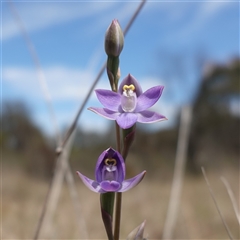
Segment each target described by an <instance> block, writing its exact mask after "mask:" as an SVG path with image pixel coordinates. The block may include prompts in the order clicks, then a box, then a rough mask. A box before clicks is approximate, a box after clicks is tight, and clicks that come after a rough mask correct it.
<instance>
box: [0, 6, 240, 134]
mask: <svg viewBox="0 0 240 240" xmlns="http://www.w3.org/2000/svg"><path fill="white" fill-rule="evenodd" d="M13 4H14V7H15V8H16V10H17V12H18V14H19V16H20V18H21V20H22V22H23V25H24V28H25V29H26V31H27V33H28V34H29V37H30V39H31V41H32V43H33V45H34V48H35V50H36V52H37V55H38V58H39V60H40V64H41V66H42V70H43V73H44V76H45V79H46V83H47V89H48V92H49V96H50V98H51V101H52V104H53V108H54V112H55V115H56V119H57V122H58V125H59V126H60V127H67V126H69V124H70V123H71V122H72V121H73V118H74V116H75V115H76V113H77V110H78V108H79V106H80V105H81V103H82V101H83V99H84V97H85V96H86V94H87V91H88V89H89V88H90V86H91V83H92V82H93V81H94V79H95V77H96V75H97V73H98V71H99V70H100V68H101V66H102V64H103V63H104V61H105V60H106V54H105V52H104V35H105V31H106V29H107V27H108V26H109V24H110V23H111V21H112V19H115V18H116V19H118V20H119V22H120V24H121V26H122V28H124V27H125V26H126V24H127V22H128V20H129V19H130V17H131V15H132V14H133V12H134V11H135V10H136V8H137V7H138V5H139V1H13ZM1 15H2V19H1V27H2V28H1V43H2V44H1V50H2V55H1V60H2V62H1V65H2V100H3V101H5V100H18V101H19V100H21V101H24V102H26V103H27V104H28V106H29V107H30V109H31V112H32V117H33V119H34V121H35V122H36V124H37V125H39V126H40V127H41V128H42V129H43V130H44V131H45V132H46V133H47V134H49V135H51V134H53V131H54V128H53V126H52V122H51V119H50V117H49V112H48V110H47V107H46V104H45V102H44V94H43V91H42V86H41V84H40V83H39V80H38V74H37V71H36V68H35V65H34V63H33V60H32V58H31V55H30V53H29V51H28V48H27V45H26V42H25V41H24V38H23V35H22V34H21V31H20V28H19V25H18V24H17V23H16V20H15V18H14V16H13V13H12V12H11V10H10V7H9V4H8V3H7V1H1ZM168 56H172V58H174V57H176V56H180V62H179V64H177V65H176V64H175V65H176V66H181V64H180V63H182V64H183V65H184V67H182V72H183V74H179V75H178V71H179V70H176V69H175V65H174V64H173V65H171V63H172V60H171V59H172V58H170V60H169V57H168ZM236 56H239V2H238V1H148V2H147V3H146V4H145V6H144V7H143V9H142V11H141V12H140V14H139V16H138V17H137V19H136V21H135V22H134V24H133V26H132V27H131V29H130V31H129V33H128V34H127V36H126V38H125V46H124V49H123V52H122V54H121V57H120V68H121V76H122V77H121V79H122V78H124V77H125V76H126V75H127V74H128V73H131V74H132V75H133V76H135V77H136V78H137V79H138V80H139V82H140V83H141V84H142V88H143V90H146V89H147V88H149V87H151V86H154V85H164V86H165V89H164V92H163V95H162V97H161V99H160V100H159V102H158V103H157V104H156V105H155V106H154V108H153V109H154V110H156V111H158V112H159V113H161V114H163V115H165V116H167V118H168V119H169V120H168V121H166V122H160V123H155V124H154V128H156V129H158V128H159V129H160V128H164V127H169V126H170V125H171V124H172V123H173V122H174V119H175V116H176V114H177V113H178V111H179V107H180V106H181V105H183V104H185V103H188V102H190V101H191V99H192V97H193V95H194V93H195V92H196V87H197V86H198V84H199V79H200V77H201V75H202V74H203V69H205V68H206V66H208V65H211V64H214V63H220V64H221V63H223V64H226V63H228V62H229V61H230V60H231V59H232V58H233V57H236ZM200 57H203V58H204V66H203V67H204V68H198V67H196V65H197V59H198V58H200ZM165 60H166V61H165ZM180 68H181V67H180ZM166 69H167V70H166ZM169 69H170V74H169V73H168V74H167V71H169ZM171 69H172V70H171ZM180 72H181V69H180ZM170 78H171V81H170ZM97 88H109V84H108V80H107V77H106V74H104V75H103V77H102V78H101V80H100V81H99V83H98V85H97ZM87 106H100V103H98V102H97V100H96V97H95V94H94V93H93V94H92V96H91V98H90V100H89V102H88V104H87ZM79 124H80V125H81V127H82V128H84V129H85V130H86V131H87V130H93V131H95V130H96V131H103V130H105V129H107V128H108V126H109V121H107V120H105V119H102V118H101V117H99V116H96V115H95V114H94V113H92V112H89V111H88V110H87V109H86V110H85V111H84V112H83V114H82V116H81V118H80V120H79ZM147 127H148V128H150V125H147Z"/></svg>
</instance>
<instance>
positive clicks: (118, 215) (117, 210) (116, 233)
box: [114, 192, 122, 240]
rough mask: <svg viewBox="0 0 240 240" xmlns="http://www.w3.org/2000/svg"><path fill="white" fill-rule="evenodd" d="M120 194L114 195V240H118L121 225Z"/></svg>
mask: <svg viewBox="0 0 240 240" xmlns="http://www.w3.org/2000/svg"><path fill="white" fill-rule="evenodd" d="M121 207H122V193H121V192H118V193H116V207H115V226H114V240H119V235H120V223H121Z"/></svg>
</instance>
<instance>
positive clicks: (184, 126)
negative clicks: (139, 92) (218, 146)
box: [163, 106, 192, 239]
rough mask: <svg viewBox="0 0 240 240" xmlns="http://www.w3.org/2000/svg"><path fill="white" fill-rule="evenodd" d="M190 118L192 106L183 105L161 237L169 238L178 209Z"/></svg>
mask: <svg viewBox="0 0 240 240" xmlns="http://www.w3.org/2000/svg"><path fill="white" fill-rule="evenodd" d="M191 119H192V107H191V106H185V107H183V109H182V111H181V121H180V129H179V135H178V145H177V152H176V161H175V167H174V175H173V183H172V189H171V194H170V201H169V206H168V212H167V218H166V222H165V225H164V230H163V239H171V238H172V235H173V232H174V228H175V225H176V220H177V215H178V209H179V205H180V201H181V191H182V183H183V178H184V172H185V163H186V153H187V147H188V139H189V132H190V125H191Z"/></svg>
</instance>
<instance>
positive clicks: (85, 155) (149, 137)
mask: <svg viewBox="0 0 240 240" xmlns="http://www.w3.org/2000/svg"><path fill="white" fill-rule="evenodd" d="M239 63H240V62H239V59H235V60H233V61H232V62H231V63H229V64H228V65H225V66H222V65H221V66H218V65H216V66H214V67H213V68H212V69H211V71H210V72H208V74H206V75H205V76H204V77H203V79H202V80H201V85H200V87H199V90H198V93H197V95H196V97H195V100H194V103H193V121H192V124H191V133H190V140H189V150H188V154H187V166H186V167H187V171H186V177H185V179H184V187H183V192H182V203H181V207H180V213H179V217H178V223H177V228H176V231H175V233H174V237H175V238H176V239H226V238H228V236H227V234H226V232H225V229H224V226H223V224H222V222H221V219H220V216H219V214H218V213H217V210H216V208H215V206H214V203H213V201H212V199H211V197H210V194H209V192H208V189H207V185H206V183H205V181H204V178H203V176H202V174H201V171H200V170H201V166H204V167H205V169H206V171H207V175H208V178H209V180H210V183H211V186H212V188H213V190H214V192H215V194H216V200H217V202H218V203H219V206H220V208H221V210H222V213H223V215H224V217H225V220H226V222H227V223H228V225H229V228H230V230H231V231H232V234H233V236H234V237H235V238H236V239H238V238H239V225H238V223H237V219H236V217H235V214H234V211H233V207H232V205H231V201H230V199H229V197H228V194H227V191H226V189H225V187H224V185H223V183H222V182H221V180H220V177H221V176H224V177H225V178H226V179H227V180H228V181H229V183H230V185H231V187H232V189H233V192H234V194H235V196H236V198H237V200H238V202H239V115H238V114H239V113H236V111H232V109H231V104H232V102H234V104H236V102H237V104H239V73H240V64H239ZM1 119H2V129H1V131H2V132H1V136H2V137H1V146H2V159H3V161H2V237H3V239H30V238H32V237H33V235H34V231H35V229H36V226H37V222H38V219H39V217H40V213H41V209H42V206H43V202H44V199H45V197H46V193H47V189H48V186H49V182H50V178H51V176H52V174H53V169H54V165H55V153H54V150H55V146H54V144H53V140H52V139H49V138H47V137H46V136H44V135H43V133H42V132H41V131H40V129H39V128H38V127H37V126H35V125H34V123H33V121H32V120H31V112H30V111H29V109H28V106H26V105H25V104H23V103H21V102H17V103H16V102H4V103H3V108H2V111H1ZM178 129H179V122H178V121H177V123H176V125H175V126H174V127H173V128H171V129H165V130H162V131H157V132H149V131H146V130H145V129H144V128H143V127H142V126H141V125H138V126H137V134H136V140H135V142H134V144H133V147H132V149H131V152H130V155H129V158H128V161H127V177H132V176H133V175H135V174H137V173H139V172H140V171H142V170H144V169H145V170H147V175H146V178H145V179H144V181H143V182H142V183H141V184H140V185H139V186H137V187H136V188H135V189H133V190H131V191H129V192H127V193H125V194H124V196H123V215H122V226H123V229H122V232H121V234H122V235H121V236H122V238H124V237H125V236H126V235H127V234H128V233H129V232H130V231H131V230H132V229H133V228H135V227H136V226H137V225H139V224H140V223H141V222H142V221H143V220H144V219H146V220H147V226H146V233H147V234H148V237H149V238H151V239H160V238H161V235H162V230H163V226H164V221H165V218H166V212H167V206H168V201H169V194H170V189H171V182H172V177H173V168H174V161H175V154H176V146H177V136H178ZM113 132H114V129H113V125H111V127H110V128H109V130H108V132H106V133H104V134H102V135H97V134H95V133H86V132H83V131H81V129H78V130H77V133H76V137H75V140H74V144H73V147H72V151H71V155H70V165H71V169H72V171H73V172H75V171H76V170H79V171H81V172H83V173H84V174H86V175H88V176H89V177H91V178H94V171H93V169H94V168H95V163H96V160H97V158H98V156H99V154H100V153H101V152H102V151H103V149H106V148H108V147H109V146H112V145H114V139H113V134H112V133H113ZM75 180H76V182H77V187H78V192H79V195H80V199H79V202H80V204H81V208H82V217H83V218H84V219H85V222H86V225H87V230H88V234H89V238H90V239H102V238H105V237H106V236H105V232H104V229H103V224H102V222H101V218H100V211H99V196H98V195H97V194H95V193H92V192H90V191H89V190H88V189H86V187H85V186H84V185H83V184H82V182H81V181H80V180H79V179H77V177H75ZM80 235H81V233H79V230H78V229H77V225H76V222H75V216H74V209H73V206H72V201H71V199H70V196H69V192H68V189H67V187H66V186H64V188H63V191H62V193H61V198H60V202H59V204H58V207H57V213H56V215H55V217H54V223H53V226H52V236H41V238H43V239H44V238H45V239H46V238H51V239H53V238H54V239H55V238H58V239H73V238H81V236H80Z"/></svg>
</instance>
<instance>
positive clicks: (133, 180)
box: [118, 171, 146, 192]
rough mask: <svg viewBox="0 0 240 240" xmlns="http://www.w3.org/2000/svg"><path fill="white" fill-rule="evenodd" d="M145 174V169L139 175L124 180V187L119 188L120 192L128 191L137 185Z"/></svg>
mask: <svg viewBox="0 0 240 240" xmlns="http://www.w3.org/2000/svg"><path fill="white" fill-rule="evenodd" d="M145 174H146V171H143V172H142V173H140V174H138V175H137V176H135V177H133V178H130V179H127V180H125V181H123V183H122V187H121V189H120V190H118V192H126V191H128V190H129V189H131V188H133V187H135V186H136V185H138V184H139V183H140V182H141V181H142V179H143V177H144V175H145Z"/></svg>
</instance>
